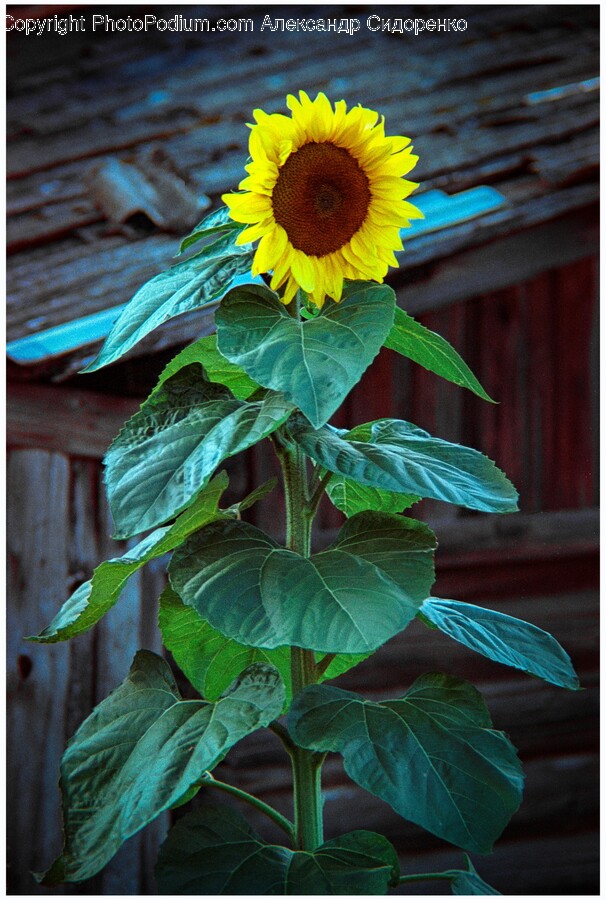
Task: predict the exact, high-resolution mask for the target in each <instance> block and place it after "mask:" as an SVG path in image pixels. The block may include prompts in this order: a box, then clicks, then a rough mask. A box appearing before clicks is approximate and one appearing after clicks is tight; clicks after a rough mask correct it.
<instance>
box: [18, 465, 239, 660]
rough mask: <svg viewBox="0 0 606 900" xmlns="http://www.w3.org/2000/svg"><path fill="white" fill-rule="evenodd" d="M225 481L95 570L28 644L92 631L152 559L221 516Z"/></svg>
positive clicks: (219, 478)
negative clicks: (221, 498)
mask: <svg viewBox="0 0 606 900" xmlns="http://www.w3.org/2000/svg"><path fill="white" fill-rule="evenodd" d="M228 483H229V480H228V478H227V475H226V474H225V473H224V472H221V473H220V474H219V475H217V477H216V478H213V480H212V481H211V482H210V483H209V484H208V485H207V486H206V487H205V488H204V489H203V490H202V491H200V493H199V494H198V496H197V497H196V499H195V500H194V502H193V503H192V505H191V506H190V507H189V509H187V510H186V511H185V512H184V513H182V514H181V515H180V516H179V518H178V519H177V520H176V522H175V523H174V524H173V525H170V526H167V527H166V528H158V529H156V530H155V531H153V532H152V533H151V534H149V535H148V536H147V537H146V538H144V540H142V541H141V542H140V543H139V544H137V546H136V547H133V548H132V549H131V550H129V551H128V552H127V553H125V554H124V556H121V557H119V558H117V559H108V560H106V562H103V563H101V565H100V566H97V568H96V569H95V571H94V573H93V577H92V578H91V579H90V580H89V581H85V582H84V584H81V585H80V587H78V588H77V589H76V590H75V591H74V593H73V594H72V595H71V597H70V598H69V600H67V601H66V602H65V603H64V604H63V606H62V607H61V609H60V610H59V612H58V613H57V615H56V616H55V618H54V619H53V620H52V622H51V623H50V625H48V626H47V627H46V628H45V629H44V631H42V632H40V634H39V635H37V636H35V637H30V638H28V640H30V641H36V642H37V643H40V644H53V643H55V642H56V641H67V640H69V639H70V638H73V637H75V635H77V634H82V633H83V632H85V631H88V630H89V628H92V627H93V625H95V624H96V623H97V622H98V621H99V619H101V618H102V617H103V616H104V615H105V613H106V612H108V611H109V610H110V609H111V608H112V606H114V604H115V603H116V601H117V600H118V598H119V597H120V594H121V593H122V590H123V588H124V586H125V584H126V582H127V581H128V579H129V578H130V577H131V575H134V574H135V572H137V571H138V570H139V569H140V568H141V567H142V566H144V565H145V564H146V563H147V562H149V561H150V560H152V559H156V558H157V557H159V556H163V555H164V554H165V553H168V552H169V551H170V550H173V549H174V548H175V547H177V546H178V545H179V544H181V543H183V541H184V540H185V538H187V537H188V536H189V535H190V534H191V533H192V532H194V531H196V530H197V529H198V528H201V527H202V526H203V525H206V524H208V522H212V521H213V520H214V519H216V518H218V517H220V516H222V515H223V513H221V512H220V510H219V508H218V504H219V499H220V497H221V494H222V493H223V491H225V490H226V489H227V485H228Z"/></svg>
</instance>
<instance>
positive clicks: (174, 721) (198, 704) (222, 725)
mask: <svg viewBox="0 0 606 900" xmlns="http://www.w3.org/2000/svg"><path fill="white" fill-rule="evenodd" d="M283 702H284V687H283V685H282V682H281V681H280V678H279V676H278V673H277V672H276V670H275V669H274V668H273V667H271V666H263V665H259V664H257V665H255V666H251V667H250V668H249V669H247V670H246V672H243V673H242V675H241V677H240V679H239V680H238V681H237V682H235V684H234V685H233V686H232V688H231V689H230V690H229V691H228V692H227V693H226V694H225V695H224V696H223V697H222V698H221V699H220V700H218V701H217V702H216V703H207V702H206V701H203V700H199V701H192V700H187V701H186V700H181V699H180V696H179V692H178V690H177V686H176V684H175V681H174V678H173V676H172V673H171V671H170V668H169V666H168V664H167V663H166V662H165V661H164V660H163V659H162V658H161V657H160V656H157V655H156V654H155V653H150V652H149V651H147V650H140V651H139V652H138V653H137V655H136V656H135V660H134V663H133V666H132V668H131V670H130V673H129V675H128V677H127V679H126V680H125V681H124V682H123V683H122V684H121V685H120V687H118V688H117V689H116V690H115V691H114V692H113V693H112V694H110V696H109V697H108V698H107V699H106V700H104V701H103V702H102V703H101V704H99V706H97V707H96V708H95V709H94V710H93V712H92V714H91V715H90V716H89V717H88V719H86V721H85V722H84V723H83V724H82V725H81V726H80V728H79V729H78V731H77V732H76V734H75V735H74V737H73V738H72V740H71V741H70V743H69V745H68V747H67V750H66V751H65V753H64V755H63V760H62V762H61V791H62V795H63V818H64V829H65V849H64V852H63V855H62V856H61V857H59V859H58V860H57V861H56V862H55V863H54V864H53V866H52V867H51V869H49V871H48V872H47V873H46V875H45V876H44V879H43V884H45V885H54V884H59V883H60V882H62V881H82V880H84V879H85V878H90V877H91V876H92V875H94V874H95V873H96V872H98V871H100V869H102V868H103V866H104V865H105V864H106V863H107V862H108V861H109V860H110V859H111V858H112V856H113V855H114V853H115V852H116V851H117V850H118V848H119V847H120V845H121V844H122V843H123V842H124V841H125V840H126V839H127V838H129V837H131V835H133V834H135V833H136V832H137V831H139V830H140V829H141V828H143V827H144V826H145V825H147V824H148V823H149V822H151V821H152V820H153V819H155V818H156V816H158V815H159V814H160V813H161V812H162V811H163V810H165V809H169V808H170V807H171V806H172V805H173V804H175V803H176V802H177V801H179V800H180V799H181V798H182V797H183V795H184V794H185V793H186V792H187V791H188V790H189V788H190V787H191V786H192V785H193V784H195V783H196V782H197V781H198V780H199V779H200V777H201V775H202V774H203V773H204V772H205V771H207V770H209V769H211V768H213V767H214V766H215V765H216V764H217V763H218V762H219V761H220V760H221V759H222V758H223V756H224V755H225V753H226V751H227V750H228V749H229V748H230V747H231V746H233V744H235V743H236V742H237V741H239V740H240V739H241V738H243V737H244V736H245V735H247V734H250V733H251V732H252V731H255V730H256V729H257V728H261V727H264V726H266V725H267V724H269V722H271V720H272V719H274V718H275V717H276V716H278V715H279V714H280V711H281V709H282V706H283Z"/></svg>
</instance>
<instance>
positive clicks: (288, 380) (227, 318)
mask: <svg viewBox="0 0 606 900" xmlns="http://www.w3.org/2000/svg"><path fill="white" fill-rule="evenodd" d="M394 308H395V300H394V292H393V290H392V289H391V288H390V287H387V286H386V285H377V284H374V285H373V284H369V283H366V282H354V283H353V284H352V285H350V287H349V289H348V293H347V295H346V296H345V298H344V299H343V300H342V301H341V303H332V302H330V303H327V304H326V306H325V307H324V308H323V309H322V311H321V312H320V313H319V315H317V316H315V317H314V318H312V319H307V320H305V321H298V320H297V319H294V318H293V317H292V316H291V315H290V313H289V312H288V310H287V309H286V308H285V307H284V305H283V304H282V303H281V302H280V299H279V298H278V296H277V294H274V293H273V292H272V291H270V290H269V289H268V288H264V287H261V286H259V287H255V286H253V285H248V286H245V287H242V288H238V289H237V290H233V291H231V292H230V293H229V294H228V295H227V296H226V297H225V298H224V299H223V302H222V303H221V306H220V307H219V309H218V310H217V313H216V317H215V320H216V323H217V338H218V347H219V351H220V352H221V353H222V354H223V356H225V357H226V358H227V359H229V360H231V362H233V363H235V364H236V365H238V366H241V367H242V368H243V369H244V371H245V372H247V373H248V374H249V375H250V377H251V378H253V379H254V380H255V381H258V382H259V384H262V385H264V387H267V388H271V389H272V390H275V391H281V392H282V393H284V395H285V396H286V397H287V398H288V399H289V400H291V401H292V402H293V404H294V405H295V406H298V407H299V409H300V410H302V412H303V413H304V414H305V415H306V416H307V418H308V419H309V421H310V422H311V423H312V424H313V425H315V426H320V425H323V424H324V423H325V422H326V421H327V420H328V419H329V418H330V416H331V415H332V414H333V413H334V412H335V410H336V409H337V408H338V407H339V406H340V405H341V403H342V402H343V400H344V399H345V397H346V396H347V394H348V393H349V391H350V390H351V389H352V387H353V386H354V385H355V384H357V382H358V381H359V380H360V378H361V377H362V374H363V373H364V371H365V370H366V369H367V368H368V366H369V365H370V363H371V362H372V361H373V359H374V358H375V356H376V355H377V353H378V352H379V350H380V348H381V345H382V343H383V341H384V340H385V337H386V336H387V334H388V332H389V330H390V328H391V326H392V323H393V315H394Z"/></svg>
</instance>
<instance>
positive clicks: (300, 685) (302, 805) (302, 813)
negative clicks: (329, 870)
mask: <svg viewBox="0 0 606 900" xmlns="http://www.w3.org/2000/svg"><path fill="white" fill-rule="evenodd" d="M278 455H279V458H280V462H281V464H282V471H283V473H284V491H285V497H286V545H287V547H288V549H289V550H293V551H294V552H295V553H299V554H300V555H301V556H309V555H310V546H311V525H312V521H313V514H314V512H315V509H312V508H311V505H310V503H309V496H308V485H307V470H306V463H305V456H304V455H303V453H302V451H301V450H300V449H299V448H285V447H280V448H279V451H278ZM290 667H291V678H292V692H293V697H296V696H297V694H299V693H300V692H301V691H302V690H303V689H304V688H306V687H307V686H308V685H310V684H316V682H317V671H316V663H315V656H314V653H313V650H304V649H302V648H301V647H292V648H291V651H290ZM323 758H324V757H323V756H322V755H319V754H317V753H314V752H312V751H310V750H305V749H303V748H302V747H296V746H295V747H294V750H293V752H292V753H291V762H292V771H293V791H294V809H295V847H296V848H297V849H298V850H308V851H311V850H315V849H316V848H317V847H319V846H320V844H322V843H323V841H324V837H323V823H322V790H321V781H320V775H321V766H322V760H323Z"/></svg>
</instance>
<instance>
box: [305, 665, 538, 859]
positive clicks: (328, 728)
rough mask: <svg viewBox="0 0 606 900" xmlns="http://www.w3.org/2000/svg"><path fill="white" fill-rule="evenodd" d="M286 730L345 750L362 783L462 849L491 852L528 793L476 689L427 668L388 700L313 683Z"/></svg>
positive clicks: (323, 747) (315, 744) (316, 746)
mask: <svg viewBox="0 0 606 900" xmlns="http://www.w3.org/2000/svg"><path fill="white" fill-rule="evenodd" d="M289 730H290V732H291V734H292V736H293V738H294V740H295V741H296V742H297V743H298V744H299V745H300V746H302V747H307V748H308V749H310V750H318V751H321V752H325V751H328V750H334V751H336V752H338V753H341V754H342V755H343V760H344V765H345V771H346V772H347V773H348V775H349V776H350V777H351V778H352V779H353V780H354V781H355V782H357V784H359V785H360V786H361V787H363V788H365V789H366V790H367V791H369V792H370V793H371V794H375V795H376V796H377V797H381V798H382V799H383V800H386V801H387V802H388V803H389V804H391V806H392V807H393V808H394V809H395V811H396V812H397V813H399V814H400V815H401V816H403V817H404V818H406V819H409V820H410V821H412V822H415V823H416V824H417V825H420V826H421V827H423V828H426V829H427V830H428V831H431V832H432V833H433V834H435V835H437V836H438V837H441V838H443V839H444V840H446V841H450V842H451V843H453V844H457V845H458V846H460V847H463V848H464V849H466V850H470V851H476V852H479V853H487V852H489V851H490V849H491V847H492V844H493V843H494V841H495V840H496V838H497V837H498V836H499V835H500V834H501V832H502V830H503V828H504V827H505V825H506V824H507V822H508V821H509V819H510V818H511V816H512V815H513V813H514V812H515V811H516V809H517V808H518V806H519V804H520V801H521V798H522V784H523V776H522V771H521V767H520V763H519V760H518V758H517V756H516V752H515V749H514V747H513V746H512V745H511V743H510V742H509V740H508V739H507V737H506V736H505V735H504V734H502V733H501V732H498V731H493V730H492V727H491V722H490V717H489V715H488V711H487V709H486V706H485V705H484V702H483V700H482V698H481V696H480V694H479V693H478V691H476V690H475V688H473V687H472V686H471V685H469V684H467V683H466V682H464V681H460V680H459V679H456V678H450V677H448V676H446V675H441V674H432V675H424V676H422V677H421V678H419V679H417V681H415V683H414V684H413V686H412V687H411V688H410V690H409V691H408V693H407V694H406V695H405V696H404V697H402V698H400V699H398V700H386V701H384V702H383V703H374V702H372V701H369V700H364V699H363V698H362V697H360V696H358V695H357V694H353V693H351V692H349V691H342V690H339V689H338V688H333V687H327V686H325V685H322V686H314V687H310V688H307V689H306V690H304V691H303V692H302V693H300V694H299V695H298V696H297V698H296V699H295V701H294V703H293V705H292V707H291V710H290V713H289Z"/></svg>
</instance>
